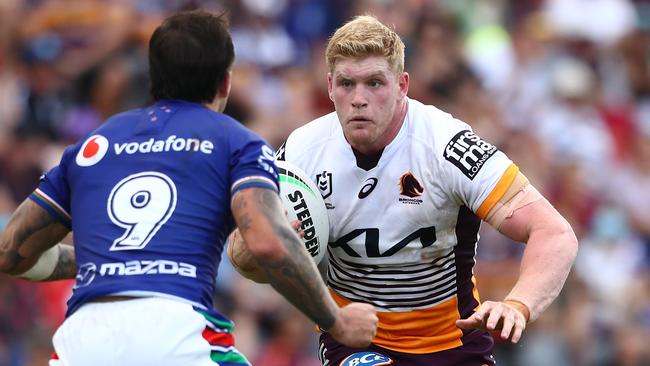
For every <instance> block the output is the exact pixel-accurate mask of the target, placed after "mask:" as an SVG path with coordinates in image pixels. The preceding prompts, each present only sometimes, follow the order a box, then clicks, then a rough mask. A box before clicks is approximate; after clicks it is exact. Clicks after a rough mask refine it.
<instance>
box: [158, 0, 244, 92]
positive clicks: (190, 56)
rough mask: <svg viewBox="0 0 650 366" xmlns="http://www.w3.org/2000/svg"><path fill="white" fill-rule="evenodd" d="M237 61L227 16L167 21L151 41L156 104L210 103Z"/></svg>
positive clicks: (201, 14)
mask: <svg viewBox="0 0 650 366" xmlns="http://www.w3.org/2000/svg"><path fill="white" fill-rule="evenodd" d="M234 59H235V51H234V48H233V44H232V38H231V37H230V32H229V31H228V22H227V21H226V20H225V16H224V14H223V13H222V14H219V15H216V14H212V13H208V12H205V11H202V10H193V11H185V12H181V13H178V14H175V15H173V16H171V17H169V18H167V19H166V20H165V21H164V22H163V23H162V24H161V25H160V26H159V27H158V28H156V30H155V31H154V33H153V35H152V36H151V40H150V41H149V76H150V78H151V84H150V92H151V95H152V96H153V98H154V100H156V101H157V100H160V99H183V100H187V101H190V102H196V103H210V102H212V101H213V100H214V98H215V96H216V95H217V90H218V88H219V85H220V84H221V83H222V82H223V80H224V78H225V76H226V72H227V71H228V69H229V68H230V66H231V65H232V63H233V61H234Z"/></svg>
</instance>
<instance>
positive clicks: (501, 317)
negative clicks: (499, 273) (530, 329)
mask: <svg viewBox="0 0 650 366" xmlns="http://www.w3.org/2000/svg"><path fill="white" fill-rule="evenodd" d="M522 307H523V308H522ZM527 311H528V309H527V308H525V305H523V304H520V303H517V302H511V301H508V300H506V301H499V302H495V301H486V302H484V303H483V304H481V306H480V307H479V308H478V309H477V310H476V312H475V313H474V314H472V315H471V316H470V317H469V318H467V319H460V320H457V321H456V326H458V328H461V329H481V330H485V331H498V330H500V331H501V338H503V339H508V340H510V342H512V343H517V342H519V339H521V334H522V333H523V331H524V329H526V322H527V319H526V315H525V314H524V313H525V312H527Z"/></svg>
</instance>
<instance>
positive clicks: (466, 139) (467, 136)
mask: <svg viewBox="0 0 650 366" xmlns="http://www.w3.org/2000/svg"><path fill="white" fill-rule="evenodd" d="M495 152H497V148H496V147H495V146H494V145H492V144H490V143H489V142H486V141H484V140H482V139H481V138H480V137H478V136H477V135H476V134H474V132H472V131H467V130H466V131H460V132H459V133H457V134H456V135H455V136H454V137H453V138H452V139H451V141H449V143H448V144H447V146H446V147H445V152H444V156H445V159H447V161H449V162H451V163H452V164H454V165H455V166H456V167H457V168H458V169H460V171H461V172H463V174H465V176H466V177H467V178H469V179H470V180H474V177H476V175H477V174H478V172H479V171H480V170H481V168H482V167H483V165H485V162H486V161H487V160H488V159H489V158H490V156H492V155H494V153H495Z"/></svg>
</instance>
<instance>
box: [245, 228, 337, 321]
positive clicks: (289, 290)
mask: <svg viewBox="0 0 650 366" xmlns="http://www.w3.org/2000/svg"><path fill="white" fill-rule="evenodd" d="M284 226H286V227H281V228H279V229H278V230H277V234H278V235H279V236H280V237H281V238H282V239H283V240H282V241H283V242H284V243H285V246H286V252H285V254H284V255H283V256H281V257H280V258H273V259H270V258H264V257H261V258H260V257H258V258H257V260H258V262H259V265H260V266H261V267H262V268H263V270H264V272H265V273H266V275H267V277H268V279H269V283H270V284H271V286H273V288H274V289H275V290H276V291H278V292H279V293H280V294H282V295H283V296H284V297H285V298H286V299H287V300H288V301H289V302H291V303H292V304H293V305H294V306H295V307H297V308H298V309H300V310H301V311H302V312H303V313H304V314H305V315H307V316H308V317H309V318H310V319H311V320H313V321H314V322H315V323H316V324H318V325H319V326H320V327H321V328H323V329H329V328H331V326H332V325H333V324H334V321H335V318H336V312H337V309H338V306H337V305H336V303H334V301H333V300H332V298H331V297H330V295H329V293H328V292H327V289H326V287H325V284H324V283H323V280H322V279H321V277H320V274H319V273H318V270H317V269H316V265H315V264H314V261H313V260H312V259H311V258H310V257H309V255H308V254H307V252H306V251H305V248H304V246H303V245H302V243H301V242H300V240H299V239H298V236H297V235H296V234H295V233H294V232H293V231H292V230H291V228H290V227H289V226H288V225H284Z"/></svg>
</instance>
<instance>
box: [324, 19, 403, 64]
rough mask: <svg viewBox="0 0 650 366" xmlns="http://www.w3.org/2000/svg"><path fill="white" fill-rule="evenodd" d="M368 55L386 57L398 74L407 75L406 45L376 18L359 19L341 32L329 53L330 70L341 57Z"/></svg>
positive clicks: (330, 41) (333, 37)
mask: <svg viewBox="0 0 650 366" xmlns="http://www.w3.org/2000/svg"><path fill="white" fill-rule="evenodd" d="M367 56H382V57H384V58H385V59H386V61H387V62H388V65H389V66H390V68H391V69H392V70H393V71H394V72H396V73H402V72H404V42H402V40H401V39H400V37H399V36H398V35H397V33H395V31H394V30H392V29H390V28H388V27H387V26H385V25H384V24H382V23H381V22H380V21H379V20H377V18H375V17H374V16H372V15H361V16H357V17H355V18H354V19H352V20H351V21H349V22H347V23H345V24H344V25H343V26H342V27H341V28H339V29H337V30H336V32H334V34H333V35H332V37H331V38H330V40H329V42H328V44H327V50H326V51H325V57H326V59H327V66H328V67H329V70H330V71H334V64H335V63H336V61H338V60H339V59H340V58H345V57H352V58H360V57H367Z"/></svg>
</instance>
